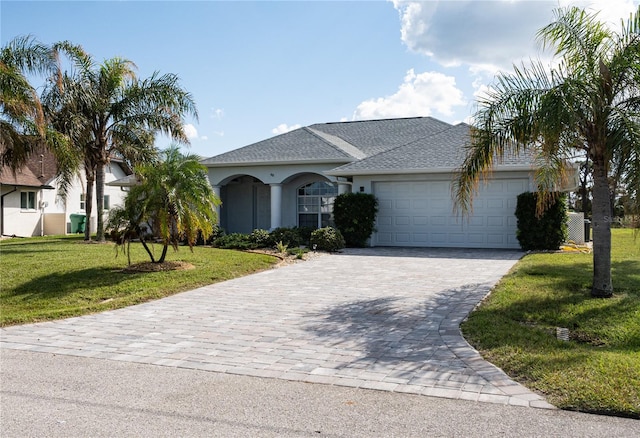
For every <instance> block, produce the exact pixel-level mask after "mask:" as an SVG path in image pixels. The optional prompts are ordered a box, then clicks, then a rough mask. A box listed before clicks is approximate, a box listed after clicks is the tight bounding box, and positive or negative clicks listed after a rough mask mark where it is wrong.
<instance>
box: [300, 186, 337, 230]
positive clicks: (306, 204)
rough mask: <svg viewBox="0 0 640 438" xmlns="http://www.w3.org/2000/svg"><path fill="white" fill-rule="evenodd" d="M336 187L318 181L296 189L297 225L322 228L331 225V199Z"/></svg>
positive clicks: (333, 196) (335, 192)
mask: <svg viewBox="0 0 640 438" xmlns="http://www.w3.org/2000/svg"><path fill="white" fill-rule="evenodd" d="M337 195H338V189H337V187H336V186H334V185H333V184H330V183H328V182H325V181H318V182H314V183H311V184H307V185H305V186H302V187H300V188H299V189H298V226H299V227H311V228H322V227H328V226H330V225H333V201H334V200H335V199H336V196H337Z"/></svg>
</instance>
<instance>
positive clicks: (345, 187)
mask: <svg viewBox="0 0 640 438" xmlns="http://www.w3.org/2000/svg"><path fill="white" fill-rule="evenodd" d="M343 193H349V184H347V183H346V182H342V181H338V195H342V194H343Z"/></svg>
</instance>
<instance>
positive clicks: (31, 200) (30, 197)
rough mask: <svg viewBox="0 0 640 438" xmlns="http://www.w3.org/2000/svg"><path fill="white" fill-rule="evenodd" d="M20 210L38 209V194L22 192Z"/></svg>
mask: <svg viewBox="0 0 640 438" xmlns="http://www.w3.org/2000/svg"><path fill="white" fill-rule="evenodd" d="M20 209H21V210H35V209H36V192H20Z"/></svg>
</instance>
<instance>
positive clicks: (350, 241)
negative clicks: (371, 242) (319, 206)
mask: <svg viewBox="0 0 640 438" xmlns="http://www.w3.org/2000/svg"><path fill="white" fill-rule="evenodd" d="M377 212H378V200H377V199H376V197H375V196H374V195H372V194H369V193H360V192H358V193H343V194H341V195H338V196H337V197H336V200H335V202H334V204H333V220H334V222H335V224H336V228H338V230H340V232H341V233H342V235H343V236H344V240H345V243H346V245H347V246H350V247H358V248H361V247H364V246H366V245H367V240H368V239H369V237H371V234H372V233H373V231H374V224H375V221H376V213H377Z"/></svg>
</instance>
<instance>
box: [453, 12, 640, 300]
mask: <svg viewBox="0 0 640 438" xmlns="http://www.w3.org/2000/svg"><path fill="white" fill-rule="evenodd" d="M538 38H539V39H540V40H541V41H542V42H543V45H544V46H546V47H553V48H554V49H555V55H556V56H559V57H560V62H559V63H558V64H557V66H556V67H551V68H550V69H549V70H546V69H545V68H544V67H543V65H542V63H541V62H539V61H538V62H531V65H529V66H525V65H523V66H522V67H521V68H518V67H516V66H514V72H513V73H511V74H506V73H503V74H499V75H498V76H497V80H496V84H495V85H494V87H493V89H492V90H491V91H490V92H489V93H488V95H487V97H485V98H482V99H480V100H479V101H478V110H477V112H476V114H475V122H474V125H475V129H474V131H473V134H472V140H471V142H472V144H471V146H470V149H469V151H468V154H467V157H466V159H465V161H464V163H463V165H462V166H461V168H460V172H459V174H458V177H457V179H456V181H455V184H454V191H455V197H456V202H457V205H458V206H459V207H460V208H461V209H462V211H464V212H468V211H470V208H471V200H472V198H473V194H474V193H475V190H476V188H477V184H478V182H479V179H480V178H481V177H483V178H484V175H485V174H486V171H487V170H490V168H491V167H492V165H493V163H494V161H496V160H499V159H500V158H502V157H503V156H505V155H506V154H510V153H516V154H517V153H524V152H530V153H533V154H534V155H536V156H537V157H538V161H539V164H540V166H539V167H538V170H537V172H536V182H537V183H538V191H539V192H540V193H541V194H543V195H545V196H541V197H540V198H541V199H543V200H545V199H546V200H549V198H550V196H552V193H553V191H554V189H555V188H556V187H557V186H558V183H559V182H560V181H561V180H562V178H563V176H564V175H565V174H566V168H567V164H566V163H567V160H568V159H570V157H572V156H574V155H575V152H576V150H578V151H582V152H583V153H584V154H586V155H587V156H588V159H589V161H590V162H591V165H592V178H593V202H592V209H593V210H592V226H593V268H594V272H593V285H592V289H591V294H592V296H594V297H610V296H611V295H612V294H613V285H612V282H611V211H612V208H611V207H612V206H611V198H610V196H609V195H610V188H611V184H610V182H613V183H615V184H617V181H615V176H614V175H613V171H614V170H616V174H617V175H638V173H639V172H640V166H639V164H638V161H639V160H638V156H639V155H640V118H639V115H640V8H638V10H637V11H636V12H635V13H634V14H632V16H631V18H630V19H629V20H628V22H627V23H626V25H624V23H623V26H622V30H621V31H619V32H616V31H613V30H611V29H610V28H608V27H607V26H606V25H605V24H604V23H602V22H600V21H599V20H598V19H597V15H596V14H589V13H587V12H585V11H584V10H581V9H579V8H575V7H573V8H566V9H565V8H561V9H557V10H556V11H555V20H554V21H553V22H552V23H551V24H549V25H548V26H546V27H544V28H543V29H541V30H540V31H539V33H538ZM619 166H623V169H619ZM611 177H614V178H612V181H610V178H611ZM626 182H627V183H629V182H631V183H632V184H637V183H638V180H637V178H636V179H635V180H633V179H629V178H628V179H627V181H626ZM633 189H635V190H634V193H638V190H637V186H636V187H634V188H632V190H633ZM540 207H541V208H544V205H541V206H540Z"/></svg>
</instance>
